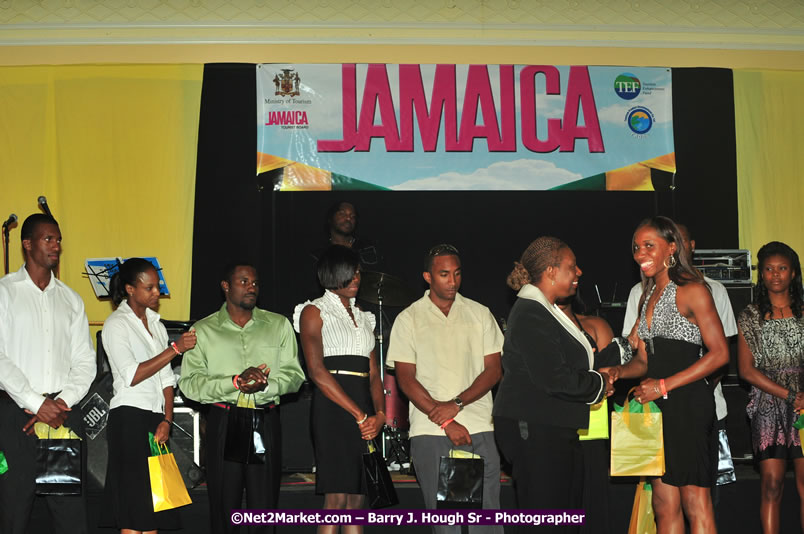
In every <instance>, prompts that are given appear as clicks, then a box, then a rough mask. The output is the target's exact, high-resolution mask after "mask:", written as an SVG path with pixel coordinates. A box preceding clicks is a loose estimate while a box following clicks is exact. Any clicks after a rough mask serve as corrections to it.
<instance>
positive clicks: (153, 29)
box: [0, 0, 804, 51]
mask: <svg viewBox="0 0 804 534" xmlns="http://www.w3.org/2000/svg"><path fill="white" fill-rule="evenodd" d="M115 44H118V45H138V44H160V45H165V44H374V45H378V44H390V45H406V44H407V45H409V44H416V45H422V44H424V45H427V44H432V45H509V46H510V45H522V46H583V47H590V46H592V47H634V48H638V47H650V48H708V49H733V50H742V49H747V50H787V51H804V2H802V0H751V1H740V0H632V1H627V0H103V1H99V0H0V46H15V45H18V46H26V45H115Z"/></svg>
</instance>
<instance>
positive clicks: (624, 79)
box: [614, 72, 642, 100]
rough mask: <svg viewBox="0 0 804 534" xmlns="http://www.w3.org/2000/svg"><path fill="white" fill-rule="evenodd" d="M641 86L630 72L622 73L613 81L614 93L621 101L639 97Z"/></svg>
mask: <svg viewBox="0 0 804 534" xmlns="http://www.w3.org/2000/svg"><path fill="white" fill-rule="evenodd" d="M641 89H642V84H641V83H640V82H639V78H637V77H636V76H634V75H633V74H631V73H630V72H623V73H622V74H620V75H619V76H617V78H616V79H615V80H614V92H615V93H617V96H619V97H620V98H622V99H623V100H633V99H634V98H636V97H637V96H639V91H640V90H641Z"/></svg>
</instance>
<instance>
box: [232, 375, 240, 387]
mask: <svg viewBox="0 0 804 534" xmlns="http://www.w3.org/2000/svg"><path fill="white" fill-rule="evenodd" d="M238 378H240V375H234V376H233V377H232V385H234V387H235V389H240V386H238V385H237V379H238Z"/></svg>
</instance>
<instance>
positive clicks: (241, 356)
mask: <svg viewBox="0 0 804 534" xmlns="http://www.w3.org/2000/svg"><path fill="white" fill-rule="evenodd" d="M195 330H196V334H197V343H196V346H195V347H194V348H193V349H192V350H189V351H187V352H186V353H185V354H184V357H183V359H182V366H181V367H182V369H181V379H180V380H179V387H180V388H181V391H182V392H183V393H184V394H185V395H186V396H187V397H189V398H191V399H193V400H195V401H198V402H200V403H202V404H212V403H215V402H227V403H232V404H234V403H236V402H237V397H238V395H239V394H240V392H239V391H238V390H237V389H235V387H234V384H233V383H232V378H233V377H234V376H235V375H237V374H240V373H242V372H243V371H244V370H245V369H247V368H249V367H257V366H259V365H261V364H265V365H266V366H267V367H269V368H270V370H271V371H270V374H269V375H268V387H267V388H266V389H265V390H264V391H262V392H259V393H256V394H255V401H256V403H257V404H259V405H262V404H268V403H271V402H273V403H276V404H278V403H279V397H280V395H284V394H286V393H292V392H295V391H298V389H299V387H300V386H301V384H302V382H303V381H304V372H303V371H302V369H301V366H300V365H299V360H298V355H297V345H296V335H295V333H294V332H293V328H292V327H291V326H290V322H288V320H287V319H286V318H285V317H283V316H281V315H278V314H275V313H271V312H268V311H265V310H260V309H259V308H255V309H254V312H253V316H252V320H251V321H249V322H248V323H247V324H246V326H245V327H243V328H240V327H239V326H237V325H236V324H235V323H234V322H232V321H231V319H230V318H229V314H228V313H227V312H226V308H225V305H224V306H223V307H222V308H221V309H220V310H219V311H218V312H217V313H215V314H212V315H210V316H209V317H207V318H205V319H202V320H201V321H199V322H198V323H196V325H195Z"/></svg>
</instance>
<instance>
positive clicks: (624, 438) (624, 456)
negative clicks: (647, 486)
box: [611, 388, 664, 477]
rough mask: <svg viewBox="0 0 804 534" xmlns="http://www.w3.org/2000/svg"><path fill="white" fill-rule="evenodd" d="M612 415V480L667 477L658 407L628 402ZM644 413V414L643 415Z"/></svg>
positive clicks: (660, 413) (618, 407)
mask: <svg viewBox="0 0 804 534" xmlns="http://www.w3.org/2000/svg"><path fill="white" fill-rule="evenodd" d="M635 389H636V388H632V389H631V391H629V392H628V396H627V397H626V402H625V406H623V407H622V408H621V407H620V406H618V405H617V404H615V405H614V411H613V412H612V413H611V476H648V477H660V476H662V475H663V474H664V434H663V432H662V412H661V411H660V410H659V407H658V406H656V404H655V403H653V402H649V403H647V404H644V405H642V404H640V403H638V402H637V401H636V400H633V399H632V400H631V401H628V398H629V397H630V396H631V393H633V391H634V390H635ZM640 412H641V413H640Z"/></svg>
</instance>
